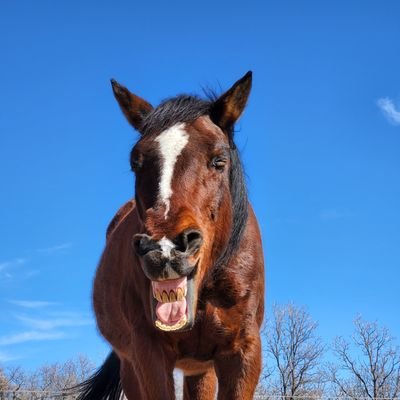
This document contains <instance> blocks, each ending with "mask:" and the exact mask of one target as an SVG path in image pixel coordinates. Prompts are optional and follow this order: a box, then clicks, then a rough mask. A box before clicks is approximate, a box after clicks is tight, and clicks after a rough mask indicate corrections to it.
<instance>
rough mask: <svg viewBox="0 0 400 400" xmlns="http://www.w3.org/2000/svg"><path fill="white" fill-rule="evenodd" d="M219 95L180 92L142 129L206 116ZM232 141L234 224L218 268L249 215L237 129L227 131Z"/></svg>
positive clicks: (230, 252) (156, 110) (155, 129)
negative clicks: (195, 94) (235, 130)
mask: <svg viewBox="0 0 400 400" xmlns="http://www.w3.org/2000/svg"><path fill="white" fill-rule="evenodd" d="M215 98H216V96H215V95H214V94H213V93H211V94H209V95H208V99H207V100H205V99H201V98H200V97H197V96H189V95H180V96H177V97H174V98H171V99H167V100H165V101H163V102H162V103H161V104H160V105H159V106H158V107H156V108H154V109H153V110H152V111H151V112H150V113H149V114H147V115H146V116H145V118H144V120H143V124H142V129H141V132H142V134H143V135H148V134H151V133H155V132H162V131H163V130H165V129H168V128H170V127H171V126H173V125H175V124H177V123H180V122H192V121H194V120H196V119H197V118H199V117H201V116H203V115H209V114H210V111H211V107H212V105H213V103H214V100H215ZM227 134H228V136H229V141H230V146H231V150H230V159H231V169H230V171H229V184H230V193H231V198H232V208H233V213H232V215H233V225H232V231H231V235H230V238H229V242H228V244H227V246H226V248H225V250H224V252H223V253H222V254H221V255H220V256H219V258H218V260H217V262H216V264H215V270H217V269H220V268H221V267H224V266H225V265H226V264H227V263H228V262H229V260H230V259H231V257H232V256H234V254H235V251H236V250H237V248H238V246H239V244H240V241H241V239H242V236H243V233H244V230H245V228H246V222H247V218H248V199H247V189H246V181H245V178H244V174H243V167H242V163H241V160H240V155H239V151H238V149H237V148H236V145H235V143H234V141H233V132H227Z"/></svg>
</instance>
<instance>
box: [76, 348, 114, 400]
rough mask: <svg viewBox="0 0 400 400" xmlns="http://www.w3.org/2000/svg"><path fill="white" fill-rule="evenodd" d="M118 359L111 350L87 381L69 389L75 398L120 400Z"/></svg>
mask: <svg viewBox="0 0 400 400" xmlns="http://www.w3.org/2000/svg"><path fill="white" fill-rule="evenodd" d="M119 368H120V361H119V358H118V356H117V355H116V354H115V353H114V352H111V353H110V354H109V355H108V357H107V359H106V361H104V363H103V365H102V366H101V367H100V368H99V369H98V370H97V371H96V373H95V374H93V375H92V376H91V377H90V378H89V379H88V380H87V381H85V382H82V383H81V384H79V385H78V386H75V387H74V388H72V389H71V394H75V395H76V394H77V395H78V397H77V399H76V400H120V398H121V396H122V386H121V380H120V375H119Z"/></svg>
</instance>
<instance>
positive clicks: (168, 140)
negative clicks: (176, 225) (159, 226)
mask: <svg viewBox="0 0 400 400" xmlns="http://www.w3.org/2000/svg"><path fill="white" fill-rule="evenodd" d="M184 128H185V124H183V123H180V124H176V125H174V126H172V127H171V128H169V129H167V130H165V131H164V132H161V133H160V134H159V135H158V136H157V138H156V141H157V142H158V144H159V149H160V153H161V159H162V166H161V177H160V199H161V201H162V202H164V204H165V213H164V217H165V218H167V215H168V212H169V199H170V198H171V195H172V177H173V173H174V168H175V163H176V160H177V158H178V156H179V154H181V153H182V150H183V149H184V147H185V146H186V144H187V142H188V141H189V135H188V134H187V132H186V131H185V129H184Z"/></svg>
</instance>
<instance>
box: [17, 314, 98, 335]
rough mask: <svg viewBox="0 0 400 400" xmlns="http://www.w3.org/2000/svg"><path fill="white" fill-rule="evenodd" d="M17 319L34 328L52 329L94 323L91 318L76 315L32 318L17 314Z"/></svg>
mask: <svg viewBox="0 0 400 400" xmlns="http://www.w3.org/2000/svg"><path fill="white" fill-rule="evenodd" d="M17 319H18V320H19V321H21V322H23V323H24V324H25V325H26V326H29V327H30V328H32V329H37V330H44V331H50V330H53V329H56V328H71V327H78V326H86V325H92V324H93V323H94V321H93V319H91V318H84V317H82V316H80V315H75V316H72V317H69V318H31V317H26V316H21V315H19V316H17Z"/></svg>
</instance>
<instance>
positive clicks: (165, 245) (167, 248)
mask: <svg viewBox="0 0 400 400" xmlns="http://www.w3.org/2000/svg"><path fill="white" fill-rule="evenodd" d="M157 244H158V245H159V246H160V247H161V251H162V253H163V256H164V257H166V258H169V256H170V255H171V250H172V249H173V248H175V245H174V244H173V243H172V242H171V241H170V240H169V239H167V238H166V237H165V236H164V237H163V238H162V239H160V240H159V241H158V242H157Z"/></svg>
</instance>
